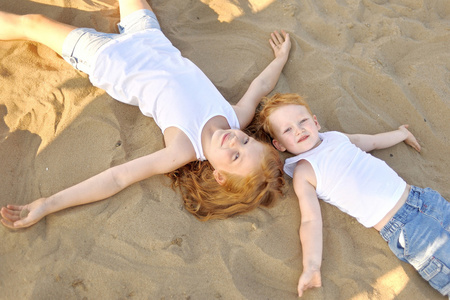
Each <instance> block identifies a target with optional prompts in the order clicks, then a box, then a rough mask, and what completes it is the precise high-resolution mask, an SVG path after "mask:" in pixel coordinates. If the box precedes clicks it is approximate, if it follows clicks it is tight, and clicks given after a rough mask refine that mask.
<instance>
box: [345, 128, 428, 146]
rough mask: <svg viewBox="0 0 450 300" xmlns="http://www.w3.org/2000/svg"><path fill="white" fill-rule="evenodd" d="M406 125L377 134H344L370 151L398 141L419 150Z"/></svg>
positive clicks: (357, 144) (392, 144)
mask: <svg viewBox="0 0 450 300" xmlns="http://www.w3.org/2000/svg"><path fill="white" fill-rule="evenodd" d="M408 127H409V126H408V125H402V126H400V127H399V128H398V129H397V130H394V131H389V132H383V133H379V134H374V135H369V134H346V135H347V136H348V138H349V139H350V141H351V142H352V143H353V144H355V145H356V146H357V147H358V148H360V149H362V150H364V151H366V152H370V151H372V150H376V149H385V148H389V147H392V146H394V145H396V144H398V143H401V142H405V143H406V144H407V145H409V146H411V147H413V148H414V149H415V150H416V151H417V152H420V149H421V147H420V145H419V143H418V142H417V139H416V138H415V137H414V135H413V134H412V133H411V132H410V131H409V130H408Z"/></svg>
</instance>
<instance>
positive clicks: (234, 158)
mask: <svg viewBox="0 0 450 300" xmlns="http://www.w3.org/2000/svg"><path fill="white" fill-rule="evenodd" d="M238 158H239V152H238V153H236V154H235V155H234V156H233V161H235V160H236V159H238Z"/></svg>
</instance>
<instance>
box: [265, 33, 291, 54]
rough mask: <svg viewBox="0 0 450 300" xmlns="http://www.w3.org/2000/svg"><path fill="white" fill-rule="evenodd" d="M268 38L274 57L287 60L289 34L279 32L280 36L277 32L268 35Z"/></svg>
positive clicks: (289, 41)
mask: <svg viewBox="0 0 450 300" xmlns="http://www.w3.org/2000/svg"><path fill="white" fill-rule="evenodd" d="M270 37H271V39H270V40H269V43H270V46H271V47H272V50H273V54H274V55H275V57H286V58H287V56H288V55H289V51H290V50H291V39H290V37H289V33H286V31H284V30H281V34H280V33H279V32H278V31H274V32H272V33H271V34H270Z"/></svg>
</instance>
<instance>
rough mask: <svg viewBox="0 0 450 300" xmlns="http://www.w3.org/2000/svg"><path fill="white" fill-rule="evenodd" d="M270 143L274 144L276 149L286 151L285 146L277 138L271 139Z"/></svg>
mask: <svg viewBox="0 0 450 300" xmlns="http://www.w3.org/2000/svg"><path fill="white" fill-rule="evenodd" d="M272 144H273V145H274V146H275V148H277V150H278V151H281V152H284V151H286V147H284V146H283V145H282V144H281V143H280V142H279V141H278V140H276V139H273V140H272Z"/></svg>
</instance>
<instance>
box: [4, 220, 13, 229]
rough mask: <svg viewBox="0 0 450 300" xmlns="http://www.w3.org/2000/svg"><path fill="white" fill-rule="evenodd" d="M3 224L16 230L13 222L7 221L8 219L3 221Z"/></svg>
mask: <svg viewBox="0 0 450 300" xmlns="http://www.w3.org/2000/svg"><path fill="white" fill-rule="evenodd" d="M1 222H2V224H3V225H4V226H6V227H8V228H12V229H14V223H13V222H11V221H9V220H6V219H1Z"/></svg>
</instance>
